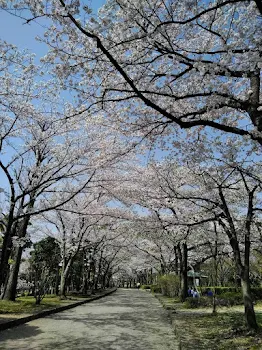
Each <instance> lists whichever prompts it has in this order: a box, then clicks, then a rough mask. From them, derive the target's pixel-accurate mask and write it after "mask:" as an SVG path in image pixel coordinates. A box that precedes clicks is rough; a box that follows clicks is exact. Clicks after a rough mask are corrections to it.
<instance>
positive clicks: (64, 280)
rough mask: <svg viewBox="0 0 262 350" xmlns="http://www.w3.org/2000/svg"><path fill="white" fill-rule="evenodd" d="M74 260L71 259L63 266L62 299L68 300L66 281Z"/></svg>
mask: <svg viewBox="0 0 262 350" xmlns="http://www.w3.org/2000/svg"><path fill="white" fill-rule="evenodd" d="M72 261H73V259H72V258H70V259H69V260H68V262H67V264H66V266H65V265H64V264H63V267H62V272H61V280H60V298H66V279H67V277H68V273H69V269H70V267H71V265H72Z"/></svg>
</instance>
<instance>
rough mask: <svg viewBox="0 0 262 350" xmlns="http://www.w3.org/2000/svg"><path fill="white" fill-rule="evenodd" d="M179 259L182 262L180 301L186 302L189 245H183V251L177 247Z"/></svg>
mask: <svg viewBox="0 0 262 350" xmlns="http://www.w3.org/2000/svg"><path fill="white" fill-rule="evenodd" d="M177 252H178V258H179V262H180V299H181V301H185V299H186V297H187V290H188V283H187V244H186V243H183V251H181V247H180V245H178V246H177Z"/></svg>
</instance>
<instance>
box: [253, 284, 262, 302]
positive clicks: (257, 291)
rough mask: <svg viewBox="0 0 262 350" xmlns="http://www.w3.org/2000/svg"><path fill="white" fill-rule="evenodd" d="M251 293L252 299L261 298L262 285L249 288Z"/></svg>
mask: <svg viewBox="0 0 262 350" xmlns="http://www.w3.org/2000/svg"><path fill="white" fill-rule="evenodd" d="M251 294H252V297H253V299H254V300H261V299H262V287H255V288H251Z"/></svg>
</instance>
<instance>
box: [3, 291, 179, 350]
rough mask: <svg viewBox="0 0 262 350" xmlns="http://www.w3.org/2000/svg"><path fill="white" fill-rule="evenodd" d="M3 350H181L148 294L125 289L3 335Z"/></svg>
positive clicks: (169, 327)
mask: <svg viewBox="0 0 262 350" xmlns="http://www.w3.org/2000/svg"><path fill="white" fill-rule="evenodd" d="M0 349H1V350H33V349H34V350H177V349H178V347H177V340H176V338H175V335H174V333H173V330H172V328H171V325H170V323H169V320H168V317H167V313H166V311H165V310H164V309H163V308H162V306H161V305H160V304H159V302H158V300H157V299H156V298H154V297H153V296H152V295H151V294H149V293H147V292H145V291H138V290H134V289H119V290H117V292H115V293H114V294H112V295H110V296H107V297H105V298H103V299H99V300H96V301H93V302H92V303H90V304H85V305H81V306H77V307H76V308H74V309H70V310H67V311H63V312H60V313H57V314H54V315H51V316H48V317H45V318H41V319H37V320H34V321H31V322H28V323H26V324H24V325H21V326H18V327H15V328H12V329H7V330H5V331H2V332H0Z"/></svg>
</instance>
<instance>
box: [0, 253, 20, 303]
mask: <svg viewBox="0 0 262 350" xmlns="http://www.w3.org/2000/svg"><path fill="white" fill-rule="evenodd" d="M22 253H23V248H22V247H16V248H15V253H14V263H13V264H12V265H11V268H10V273H9V276H8V282H7V286H6V289H5V291H4V294H3V299H5V300H11V301H15V298H16V286H17V279H18V272H19V267H20V263H21V258H22Z"/></svg>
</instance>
